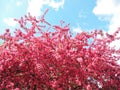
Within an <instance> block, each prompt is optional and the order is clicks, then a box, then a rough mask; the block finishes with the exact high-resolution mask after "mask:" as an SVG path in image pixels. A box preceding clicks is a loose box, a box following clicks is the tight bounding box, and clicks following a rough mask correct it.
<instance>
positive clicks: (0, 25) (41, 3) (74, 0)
mask: <svg viewBox="0 0 120 90" xmlns="http://www.w3.org/2000/svg"><path fill="white" fill-rule="evenodd" d="M46 8H49V12H48V13H47V15H46V19H47V21H48V22H50V23H52V24H59V21H60V20H64V21H65V22H66V23H70V27H71V31H73V33H76V32H81V31H91V30H94V29H98V30H100V29H102V30H104V31H106V32H110V33H113V32H114V31H115V30H116V29H117V28H118V27H119V26H120V20H119V19H120V0H0V11H1V14H0V30H1V31H0V34H1V33H3V32H4V31H5V28H11V32H13V31H14V28H15V26H16V23H15V22H14V21H13V18H20V17H21V16H24V15H26V14H27V13H28V12H30V13H31V14H32V15H33V16H36V17H40V15H41V14H42V13H43V12H44V10H45V9H46Z"/></svg>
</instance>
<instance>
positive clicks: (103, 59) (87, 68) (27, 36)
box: [0, 10, 120, 90]
mask: <svg viewBox="0 0 120 90" xmlns="http://www.w3.org/2000/svg"><path fill="white" fill-rule="evenodd" d="M47 11H48V10H46V12H45V13H44V14H43V15H42V17H41V18H40V19H37V18H36V17H32V16H31V15H30V14H28V15H26V16H24V17H21V18H20V19H15V20H16V21H17V22H18V23H19V25H20V27H19V28H17V29H16V30H15V34H14V35H11V33H10V30H9V29H6V32H5V33H4V34H3V35H1V36H0V38H1V39H3V40H4V43H3V44H2V45H0V90H98V89H100V90H119V89H120V84H119V83H120V65H118V63H117V61H118V60H120V49H117V50H116V49H114V48H112V47H110V43H111V42H113V41H114V40H119V39H120V38H119V37H116V36H117V33H119V31H120V29H118V30H117V31H116V32H115V33H114V34H113V35H109V34H107V33H106V34H104V33H103V31H102V30H95V31H93V32H81V33H78V34H76V35H75V36H73V34H72V33H71V32H70V27H69V24H67V25H64V24H65V23H64V22H63V21H61V25H51V24H50V23H48V22H47V21H46V20H45V18H44V17H45V15H46V13H47ZM98 36H101V38H99V37H98Z"/></svg>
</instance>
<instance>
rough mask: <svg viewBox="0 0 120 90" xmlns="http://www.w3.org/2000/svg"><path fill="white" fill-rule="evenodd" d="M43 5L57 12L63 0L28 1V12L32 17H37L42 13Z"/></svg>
mask: <svg viewBox="0 0 120 90" xmlns="http://www.w3.org/2000/svg"><path fill="white" fill-rule="evenodd" d="M44 5H48V6H50V7H52V8H54V9H55V10H58V9H59V8H60V7H63V5H64V0H61V1H59V2H56V1H55V0H28V10H27V12H30V13H31V15H33V16H39V15H40V14H41V12H42V8H43V6H44Z"/></svg>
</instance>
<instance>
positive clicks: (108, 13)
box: [93, 0, 120, 33]
mask: <svg viewBox="0 0 120 90" xmlns="http://www.w3.org/2000/svg"><path fill="white" fill-rule="evenodd" d="M93 13H94V14H95V15H97V16H98V17H99V18H100V19H101V18H102V19H104V20H107V21H109V22H110V24H109V27H108V30H109V31H108V32H109V33H113V32H114V31H115V30H117V29H118V27H120V0H97V5H96V6H95V8H94V9H93Z"/></svg>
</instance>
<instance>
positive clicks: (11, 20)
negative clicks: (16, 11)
mask: <svg viewBox="0 0 120 90" xmlns="http://www.w3.org/2000/svg"><path fill="white" fill-rule="evenodd" d="M3 22H4V23H5V24H6V25H8V26H12V27H14V26H15V25H16V24H17V22H16V21H14V18H4V19H3Z"/></svg>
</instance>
